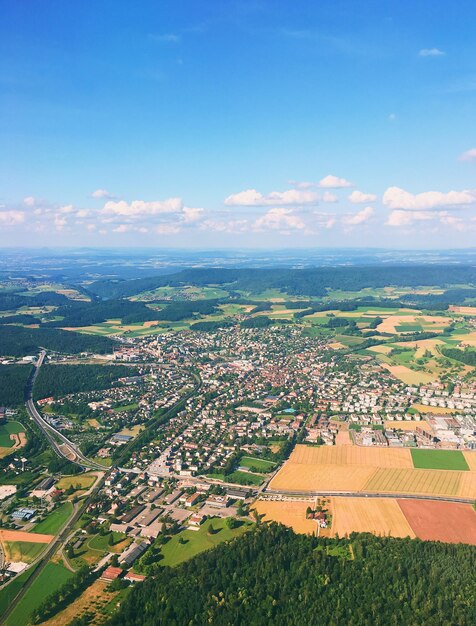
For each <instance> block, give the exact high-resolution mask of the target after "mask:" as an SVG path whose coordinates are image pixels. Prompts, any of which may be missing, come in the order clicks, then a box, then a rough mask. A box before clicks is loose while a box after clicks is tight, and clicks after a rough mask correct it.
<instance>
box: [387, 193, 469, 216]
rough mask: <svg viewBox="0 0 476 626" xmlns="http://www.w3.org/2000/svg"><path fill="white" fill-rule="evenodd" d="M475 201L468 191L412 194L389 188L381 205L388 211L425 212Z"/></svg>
mask: <svg viewBox="0 0 476 626" xmlns="http://www.w3.org/2000/svg"><path fill="white" fill-rule="evenodd" d="M475 201H476V196H475V195H474V193H471V192H469V191H448V192H447V193H443V192H441V191H424V192H423V193H417V194H413V193H410V192H408V191H405V190H404V189H401V188H400V187H389V188H388V189H387V190H386V191H385V193H384V194H383V203H384V205H385V206H387V207H389V208H390V209H406V210H414V211H418V210H425V209H433V208H435V207H439V206H461V205H467V204H471V203H473V202H475Z"/></svg>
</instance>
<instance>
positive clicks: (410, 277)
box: [88, 265, 476, 303]
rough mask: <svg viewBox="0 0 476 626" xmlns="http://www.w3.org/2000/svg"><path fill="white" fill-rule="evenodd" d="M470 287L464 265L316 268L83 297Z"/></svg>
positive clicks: (156, 283)
mask: <svg viewBox="0 0 476 626" xmlns="http://www.w3.org/2000/svg"><path fill="white" fill-rule="evenodd" d="M475 283H476V268H474V267H471V266H463V265H459V266H449V265H413V266H406V265H400V266H399V265H394V266H388V267H381V266H380V267H378V266H367V267H363V266H359V267H320V268H313V269H301V270H296V269H218V268H208V269H202V268H196V269H189V270H182V271H180V272H177V273H176V274H171V275H168V276H155V277H150V278H139V279H134V280H127V281H126V280H124V281H113V280H99V281H96V282H94V283H92V284H91V285H89V286H88V291H90V292H91V293H92V294H94V295H96V296H99V297H101V298H124V297H129V296H133V295H136V294H138V293H141V292H143V291H150V290H152V289H157V288H158V287H164V286H171V287H180V286H183V285H195V286H197V287H203V286H207V285H228V286H229V287H230V288H231V289H234V290H240V291H247V292H251V293H257V292H261V291H264V290H266V289H281V290H282V291H285V292H286V293H289V294H292V295H307V296H324V295H326V288H330V289H342V290H344V291H358V290H360V289H363V288H365V287H373V288H377V287H387V286H389V285H395V286H403V287H404V286H407V287H416V286H421V285H441V286H449V285H456V284H475ZM473 295H474V291H473ZM453 303H454V297H453Z"/></svg>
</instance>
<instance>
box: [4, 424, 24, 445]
mask: <svg viewBox="0 0 476 626" xmlns="http://www.w3.org/2000/svg"><path fill="white" fill-rule="evenodd" d="M19 435H23V439H25V427H24V426H23V424H20V422H5V423H4V424H0V448H12V447H13V446H15V447H17V446H18V441H19ZM23 445H24V444H23Z"/></svg>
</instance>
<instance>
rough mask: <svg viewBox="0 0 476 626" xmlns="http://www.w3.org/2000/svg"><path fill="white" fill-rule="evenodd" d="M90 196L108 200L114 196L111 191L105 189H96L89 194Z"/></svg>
mask: <svg viewBox="0 0 476 626" xmlns="http://www.w3.org/2000/svg"><path fill="white" fill-rule="evenodd" d="M91 197H92V198H108V199H109V200H113V199H114V198H115V197H116V196H114V195H113V194H112V193H109V191H108V190H107V189H96V191H93V192H92V194H91Z"/></svg>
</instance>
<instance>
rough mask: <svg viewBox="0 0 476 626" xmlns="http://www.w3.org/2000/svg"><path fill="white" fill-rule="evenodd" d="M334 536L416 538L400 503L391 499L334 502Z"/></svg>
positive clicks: (359, 499) (354, 499) (341, 500)
mask: <svg viewBox="0 0 476 626" xmlns="http://www.w3.org/2000/svg"><path fill="white" fill-rule="evenodd" d="M332 505H333V516H332V534H333V535H338V536H339V537H344V536H345V535H350V534H351V533H352V532H361V533H372V534H374V535H390V536H391V537H412V538H414V537H415V533H414V532H413V530H412V528H411V526H410V525H409V523H408V521H407V520H406V518H405V515H404V514H403V513H402V511H401V509H400V507H399V505H398V502H397V500H394V499H391V498H332Z"/></svg>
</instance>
